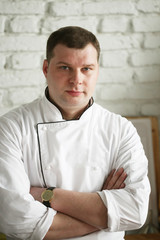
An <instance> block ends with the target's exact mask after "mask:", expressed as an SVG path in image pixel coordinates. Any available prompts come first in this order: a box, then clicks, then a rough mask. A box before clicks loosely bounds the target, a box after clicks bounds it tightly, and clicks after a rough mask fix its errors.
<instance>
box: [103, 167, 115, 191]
mask: <svg viewBox="0 0 160 240" xmlns="http://www.w3.org/2000/svg"><path fill="white" fill-rule="evenodd" d="M115 171H116V170H115V169H113V170H112V171H111V172H110V173H109V175H108V177H107V179H106V181H105V182H104V184H103V187H102V190H104V189H108V184H109V182H110V181H111V179H112V177H113V175H114V173H115Z"/></svg>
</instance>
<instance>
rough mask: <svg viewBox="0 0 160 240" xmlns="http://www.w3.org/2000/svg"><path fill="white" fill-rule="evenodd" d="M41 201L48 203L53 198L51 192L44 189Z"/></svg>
mask: <svg viewBox="0 0 160 240" xmlns="http://www.w3.org/2000/svg"><path fill="white" fill-rule="evenodd" d="M41 198H42V201H45V202H47V201H50V200H51V199H52V198H53V190H49V189H46V190H45V191H44V192H43V193H42V195H41Z"/></svg>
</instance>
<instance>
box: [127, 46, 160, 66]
mask: <svg viewBox="0 0 160 240" xmlns="http://www.w3.org/2000/svg"><path fill="white" fill-rule="evenodd" d="M131 63H132V65H133V66H147V65H156V64H158V65H160V50H154V51H153V50H152V51H151V50H146V51H143V52H140V51H139V52H135V53H133V54H132V55H131Z"/></svg>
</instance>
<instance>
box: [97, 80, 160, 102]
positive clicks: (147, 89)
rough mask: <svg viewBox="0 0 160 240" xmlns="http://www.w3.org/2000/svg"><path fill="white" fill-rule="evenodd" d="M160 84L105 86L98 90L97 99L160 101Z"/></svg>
mask: <svg viewBox="0 0 160 240" xmlns="http://www.w3.org/2000/svg"><path fill="white" fill-rule="evenodd" d="M159 89H160V84H158V83H157V84H155V85H153V84H152V85H151V84H148V85H147V84H145V85H144V84H141V85H140V84H137V85H135V84H134V85H130V86H127V85H126V86H125V85H124V84H115V85H111V84H108V85H107V84H106V87H102V88H101V89H99V90H98V97H99V98H100V99H101V100H106V101H108V100H125V99H127V101H129V100H137V101H140V100H154V99H160V94H159Z"/></svg>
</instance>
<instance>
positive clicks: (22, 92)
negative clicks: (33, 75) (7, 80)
mask: <svg viewBox="0 0 160 240" xmlns="http://www.w3.org/2000/svg"><path fill="white" fill-rule="evenodd" d="M41 94H42V93H41V92H40V89H39V88H37V87H36V88H35V87H25V88H13V89H11V88H10V89H9V101H10V102H11V103H12V104H13V105H14V106H19V105H22V104H25V103H28V102H31V101H33V100H34V99H36V98H38V97H39V96H40V95H41Z"/></svg>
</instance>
